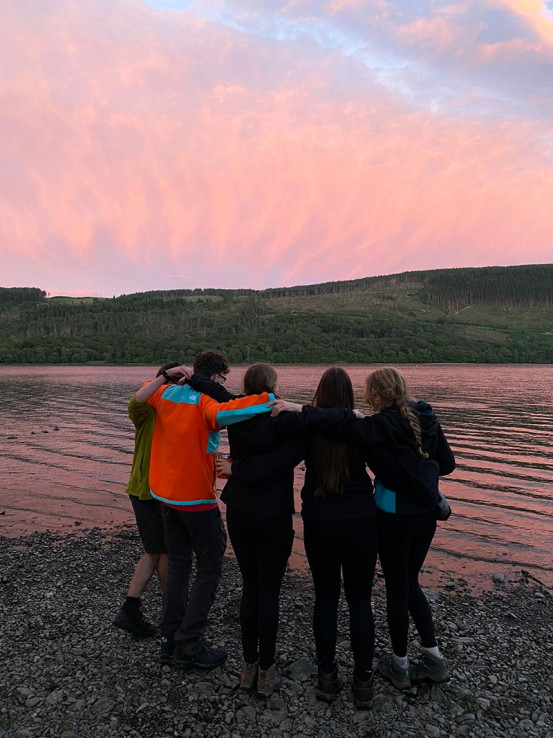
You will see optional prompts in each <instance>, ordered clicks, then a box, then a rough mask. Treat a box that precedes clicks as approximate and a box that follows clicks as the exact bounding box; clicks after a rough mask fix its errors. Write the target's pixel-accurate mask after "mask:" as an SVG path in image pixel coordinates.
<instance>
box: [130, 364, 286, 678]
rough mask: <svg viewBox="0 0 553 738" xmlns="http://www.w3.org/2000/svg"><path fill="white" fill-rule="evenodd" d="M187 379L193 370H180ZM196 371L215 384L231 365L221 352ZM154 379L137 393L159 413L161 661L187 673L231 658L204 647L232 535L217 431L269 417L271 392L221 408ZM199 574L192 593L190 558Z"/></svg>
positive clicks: (155, 444) (153, 467) (156, 482)
mask: <svg viewBox="0 0 553 738" xmlns="http://www.w3.org/2000/svg"><path fill="white" fill-rule="evenodd" d="M181 370H182V371H181V373H182V375H183V376H186V377H189V376H191V374H192V371H191V370H190V369H188V368H187V367H181ZM194 371H195V372H197V373H203V374H204V375H205V376H207V377H211V379H216V378H217V377H219V376H221V375H222V376H224V374H226V373H227V372H228V362H227V361H226V359H225V358H224V357H223V356H221V355H220V354H216V353H215V352H203V353H202V354H199V355H198V356H197V357H196V360H195V362H194ZM162 381H163V380H161V381H160V380H153V381H152V382H151V383H149V384H146V385H144V386H143V387H141V389H140V390H139V391H138V392H137V393H136V398H137V400H138V401H139V402H144V403H146V402H147V403H149V404H150V405H151V406H152V407H154V408H155V409H156V412H157V416H156V424H155V428H154V436H153V441H152V454H151V464H150V489H151V492H152V495H153V496H154V497H155V498H156V499H159V500H160V501H161V502H162V503H163V504H162V515H163V524H164V529H165V540H166V545H167V553H168V556H169V570H168V577H167V587H166V591H165V597H164V604H165V607H164V612H163V618H162V622H161V627H160V630H161V635H162V650H161V661H162V664H167V665H170V664H172V665H173V666H174V667H175V668H179V669H184V668H188V667H190V666H196V667H199V668H213V667H215V666H218V665H219V664H221V663H223V661H224V660H225V659H226V657H227V653H226V651H225V650H224V649H222V648H211V647H209V646H206V644H205V643H204V642H203V639H202V636H203V633H204V631H205V627H206V622H207V615H208V613H209V610H210V608H211V605H212V603H213V599H214V597H215V591H216V589H217V585H218V582H219V579H220V576H221V568H222V560H223V554H224V551H225V547H226V533H225V530H224V527H223V523H222V520H221V514H220V511H219V508H218V505H217V497H216V492H215V468H214V455H215V452H216V450H217V446H218V443H219V433H218V431H219V428H220V427H224V426H225V425H228V424H229V423H232V422H235V421H239V420H243V419H245V418H248V417H251V416H252V415H254V414H256V413H258V412H267V409H268V406H267V403H268V401H269V400H270V399H272V396H271V395H269V394H267V393H265V394H263V395H258V396H256V397H244V398H239V399H236V400H230V401H229V402H226V403H223V404H219V403H217V401H216V400H213V399H212V398H210V397H208V396H207V395H204V394H202V393H199V392H197V391H196V390H194V389H193V388H191V387H190V386H188V385H182V386H181V385H179V386H168V385H163V384H162ZM193 553H194V554H195V558H196V564H197V571H196V578H195V581H194V585H193V586H192V588H191V589H190V593H189V583H190V575H191V564H192V554H193Z"/></svg>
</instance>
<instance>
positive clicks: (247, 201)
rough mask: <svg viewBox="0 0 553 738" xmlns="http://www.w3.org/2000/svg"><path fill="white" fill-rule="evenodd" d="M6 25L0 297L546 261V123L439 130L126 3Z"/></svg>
mask: <svg viewBox="0 0 553 738" xmlns="http://www.w3.org/2000/svg"><path fill="white" fill-rule="evenodd" d="M294 5H298V7H299V5H300V4H296V3H294ZM334 5H335V6H336V7H335V10H336V11H338V10H340V9H341V8H340V7H339V5H340V6H341V7H342V8H344V9H348V8H349V9H351V8H353V9H354V10H355V11H356V12H359V11H360V6H359V3H356V2H348V3H343V2H342V3H338V2H335V3H334ZM346 6H347V7H346ZM357 6H359V7H357ZM292 9H293V8H292ZM292 9H291V10H292ZM38 13H40V17H38V16H37V14H38ZM4 15H5V20H4V22H5V29H7V30H6V32H5V34H4V35H5V45H4V52H5V55H6V60H7V61H6V63H5V72H4V74H3V81H2V83H0V84H1V86H0V109H1V110H2V117H1V119H0V153H1V155H2V159H3V160H4V161H5V162H6V166H4V167H3V168H2V170H1V171H0V239H1V243H2V247H1V248H2V254H3V260H4V266H5V269H4V270H3V273H4V275H5V276H4V278H5V279H8V280H10V281H11V283H15V282H17V283H22V282H23V281H24V282H25V283H26V284H31V283H32V284H36V285H37V286H43V285H45V284H49V285H51V288H52V291H57V292H64V293H67V292H68V291H69V290H71V292H73V293H77V292H78V291H79V290H80V289H84V290H85V293H87V294H90V290H96V291H97V292H98V293H105V294H113V293H118V292H125V291H126V292H129V291H135V290H139V289H154V288H163V287H168V288H169V287H170V288H174V287H176V286H179V285H182V286H183V287H188V286H215V285H217V286H229V287H230V286H235V287H238V286H244V287H264V286H273V285H277V284H290V283H296V284H297V283H302V282H304V283H305V282H312V281H321V280H330V279H343V278H350V277H355V276H363V275H368V274H379V273H386V272H395V271H403V270H407V269H417V268H433V267H445V266H462V265H483V264H512V263H528V262H543V261H551V256H552V254H551V246H550V243H551V241H550V234H551V232H552V231H553V216H551V215H550V210H551V208H550V203H551V201H552V199H553V175H552V174H551V156H552V153H553V149H552V143H551V138H548V134H549V126H548V124H547V123H546V122H540V120H535V121H525V120H520V119H512V120H505V121H501V120H495V121H494V120H491V121H490V119H486V118H482V117H479V116H475V115H471V114H464V115H456V116H453V115H445V114H442V115H438V114H433V113H431V112H429V111H428V110H425V109H417V108H415V107H413V106H412V105H410V104H408V103H407V102H405V101H404V100H402V99H401V98H397V97H394V96H393V94H392V93H391V92H389V91H387V90H386V89H385V87H383V86H382V85H381V84H380V83H379V82H378V81H377V80H376V79H375V78H374V76H373V74H372V73H371V71H370V70H369V69H367V68H362V69H360V68H359V66H358V65H357V63H356V62H355V60H349V59H347V58H346V59H344V58H342V57H340V56H338V55H337V54H335V53H321V52H320V50H319V49H318V48H317V47H316V46H314V45H310V44H303V43H292V42H286V43H283V42H278V41H272V40H270V39H267V38H263V39H260V38H256V37H255V36H252V35H246V34H241V33H240V32H238V31H236V30H233V29H228V28H225V27H224V26H222V25H221V24H219V23H211V22H208V21H202V20H199V19H197V18H195V17H193V16H192V15H191V14H190V13H187V12H182V13H161V12H156V11H154V10H151V9H148V8H146V7H145V6H143V5H141V4H140V3H138V2H132V1H131V0H113V1H110V2H109V3H108V2H107V1H106V0H104V2H102V1H101V0H82V2H79V3H73V2H69V0H66V2H61V1H60V2H55V3H54V2H47V3H44V4H41V6H40V9H39V10H37V7H36V4H35V3H31V2H30V0H27V1H25V0H22V1H21V2H20V3H19V4H18V5H17V7H16V6H15V5H13V4H12V5H11V7H10V8H9V11H7V12H6V13H5V14H4ZM443 24H446V25H445V26H443ZM442 26H443V27H444V29H446V30H447V29H450V32H451V34H454V31H455V29H454V27H453V26H452V25H450V24H449V23H448V22H446V21H445V20H444V19H443V18H441V19H437V20H434V21H429V22H428V23H426V22H423V21H418V22H414V23H411V24H410V25H408V26H405V28H404V29H403V32H404V33H406V34H407V35H409V36H410V38H411V41H410V42H409V43H417V44H421V43H424V39H432V38H434V36H436V35H440V34H441V31H440V28H441V27H442ZM446 27H447V28H446ZM438 32H439V33H438ZM398 37H399V34H398ZM443 38H445V39H446V41H445V42H444V41H443ZM443 38H442V40H441V41H439V43H438V48H437V49H434V51H433V52H432V53H437V54H441V53H448V52H447V50H445V51H444V49H445V46H448V45H449V43H450V42H449V41H448V40H447V39H448V38H449V37H448V36H447V35H445V30H444V34H443ZM451 38H454V36H451ZM444 44H445V46H444ZM425 53H428V54H430V50H429V49H427V51H425ZM485 53H486V52H483V53H482V56H485ZM505 53H507V52H505ZM510 53H514V52H510Z"/></svg>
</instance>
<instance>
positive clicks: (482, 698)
mask: <svg viewBox="0 0 553 738" xmlns="http://www.w3.org/2000/svg"><path fill="white" fill-rule="evenodd" d="M0 546H1V560H2V568H1V570H0V591H1V603H0V618H1V644H0V646H1V648H0V736H18V737H19V738H35V736H56V737H60V738H88V737H89V736H90V737H94V738H96V737H97V736H107V737H114V738H115V737H118V736H129V738H130V737H132V738H149V737H150V736H160V737H161V736H182V737H183V738H195V737H196V738H200V737H201V738H204V737H205V738H208V737H210V738H211V737H212V736H221V737H225V738H239V737H244V738H245V737H246V736H256V737H258V736H259V737H261V736H262V737H265V736H266V737H267V738H292V737H296V736H298V737H306V738H307V737H308V736H321V738H324V737H325V736H328V737H330V736H355V737H357V736H359V738H372V737H373V736H374V737H376V736H386V737H389V738H392V737H397V738H399V737H400V736H401V737H403V736H414V737H417V738H419V737H423V736H424V737H426V736H430V737H431V738H438V737H439V736H477V737H480V736H486V737H487V738H492V736H493V737H496V736H520V737H521V738H522V736H544V737H547V738H549V737H551V738H553V698H552V692H553V666H552V665H553V618H552V612H553V609H552V593H551V592H550V591H549V590H547V589H546V588H545V587H544V586H542V585H541V584H540V583H539V582H537V581H535V580H533V579H532V577H531V575H528V574H527V573H524V572H521V573H520V577H519V578H518V580H517V581H509V580H508V579H507V578H506V577H505V576H504V575H498V576H497V577H496V580H497V581H495V582H490V587H491V589H490V591H486V592H483V593H481V594H478V595H474V594H473V593H471V592H470V591H469V587H468V585H467V583H466V582H464V581H463V580H457V581H452V582H451V583H450V585H449V589H448V590H447V591H444V592H441V593H439V594H438V593H434V592H429V596H430V598H431V602H432V608H433V612H434V614H435V619H436V627H437V632H438V638H439V642H440V645H441V647H442V650H443V652H444V654H445V656H446V658H447V659H448V661H449V665H450V671H451V674H452V679H451V682H449V683H448V684H446V685H443V686H429V685H426V684H423V685H420V686H418V687H414V688H412V689H411V690H409V691H407V692H401V693H400V692H397V691H396V690H395V689H394V688H393V687H392V686H391V685H389V684H388V683H386V682H384V681H383V680H382V679H381V678H379V677H378V676H377V679H376V688H375V699H374V705H373V708H372V710H369V711H358V710H356V709H355V706H354V703H353V699H352V695H351V687H350V683H351V677H352V664H351V652H350V648H349V640H348V628H347V609H346V606H345V604H342V607H341V615H340V636H339V649H338V662H339V664H340V667H341V669H342V672H343V673H344V675H345V676H346V679H347V683H346V687H345V688H344V690H343V691H342V692H341V693H340V695H339V696H338V698H337V700H336V701H335V702H334V703H333V704H332V705H330V706H329V705H326V704H325V703H322V702H319V701H317V700H316V698H315V696H314V692H313V687H314V673H315V662H314V648H313V639H312V633H311V612H312V606H313V589H312V586H311V581H310V579H309V577H307V576H302V575H297V574H294V573H289V574H287V576H286V578H285V582H284V586H283V589H282V598H281V626H280V634H279V646H278V648H279V656H278V666H279V669H280V671H281V673H282V676H283V684H282V688H281V690H280V692H279V693H278V694H276V693H275V695H274V696H273V697H271V698H269V699H268V700H260V699H257V698H256V697H255V696H252V695H248V694H244V693H242V692H240V691H239V690H238V689H237V685H238V674H239V664H240V634H239V622H238V603H239V596H240V576H239V572H238V568H237V566H236V562H235V561H234V560H233V559H232V558H228V559H227V560H226V562H225V568H224V572H223V577H222V580H221V584H220V588H219V590H218V594H217V599H216V602H215V605H214V607H213V609H212V612H211V616H210V624H209V629H208V633H207V638H208V640H210V641H211V642H212V643H214V644H217V645H225V646H226V647H227V649H228V650H229V654H230V656H229V659H228V661H227V663H226V664H224V665H223V666H222V667H220V668H218V669H216V670H214V671H212V672H207V673H206V672H202V671H199V670H194V671H188V672H186V673H184V674H183V673H181V672H174V671H168V672H164V671H162V670H161V668H160V666H159V663H158V656H159V643H158V642H157V641H156V640H135V639H133V638H132V637H131V636H130V635H128V634H126V633H123V632H121V631H119V630H117V629H116V628H115V627H114V626H113V625H112V621H113V619H114V617H115V615H116V613H117V610H118V609H119V607H120V604H121V602H122V600H123V599H124V594H125V591H126V587H127V585H128V581H129V578H130V576H131V574H132V571H133V568H134V565H135V563H136V561H137V559H138V557H139V556H140V553H141V547H140V541H139V539H138V535H137V533H136V532H135V530H134V528H133V527H132V526H124V527H121V528H118V529H116V530H115V531H105V530H103V531H101V530H99V529H94V530H92V531H80V530H79V531H78V532H75V533H70V534H67V535H63V536H62V535H58V534H50V533H41V534H34V535H32V536H30V537H28V538H17V539H14V538H0ZM423 582H424V577H423ZM160 609H161V596H160V594H159V592H158V591H157V588H156V587H155V586H154V583H151V584H150V586H149V588H148V590H147V591H146V593H145V596H144V611H145V614H146V616H147V617H148V619H150V620H151V621H154V622H155V621H157V619H158V618H159V614H160ZM374 609H375V614H376V627H377V643H376V655H377V656H378V655H379V654H380V653H383V652H384V651H387V650H389V645H388V638H387V632H386V624H385V615H384V587H383V583H382V581H381V579H378V581H377V583H376V587H375V595H374ZM412 638H413V641H412V643H411V644H410V656H411V658H413V657H414V656H416V654H417V647H416V643H415V640H414V634H412Z"/></svg>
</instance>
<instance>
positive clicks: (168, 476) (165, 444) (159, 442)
mask: <svg viewBox="0 0 553 738" xmlns="http://www.w3.org/2000/svg"><path fill="white" fill-rule="evenodd" d="M272 400H274V395H272V394H269V393H267V392H264V393H263V394H261V395H250V396H248V397H240V398H238V399H236V400H230V401H229V402H223V403H218V402H216V401H215V400H213V399H211V397H208V396H207V395H204V394H202V393H201V392H196V390H194V389H192V387H190V385H188V384H185V385H183V386H182V387H179V386H178V385H174V384H169V385H163V386H162V387H160V388H159V389H158V390H157V391H156V392H155V393H154V394H153V395H152V396H151V397H150V398H149V400H148V403H149V404H150V405H151V406H152V407H153V408H154V409H155V411H156V421H155V426H154V437H153V440H152V450H151V456H150V492H151V494H152V497H155V498H156V499H158V500H161V501H162V502H165V503H167V504H169V505H172V506H177V507H179V508H182V509H183V510H187V509H189V510H190V509H201V506H203V505H214V504H216V502H217V495H216V491H215V452H216V451H217V447H218V446H219V432H218V431H219V429H220V428H223V427H225V426H227V425H232V424H233V423H239V422H240V421H242V420H248V419H249V418H252V417H253V416H254V415H257V414H259V413H266V412H268V411H269V410H270V408H269V406H268V405H269V402H271V401H272ZM198 506H200V507H198Z"/></svg>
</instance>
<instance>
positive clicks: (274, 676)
mask: <svg viewBox="0 0 553 738" xmlns="http://www.w3.org/2000/svg"><path fill="white" fill-rule="evenodd" d="M279 687H280V676H279V675H278V672H277V670H276V664H273V665H272V666H270V667H269V668H268V669H259V672H258V674H257V690H256V694H257V696H258V697H270V696H271V695H272V694H273V692H274V691H275V690H276V689H279Z"/></svg>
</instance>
